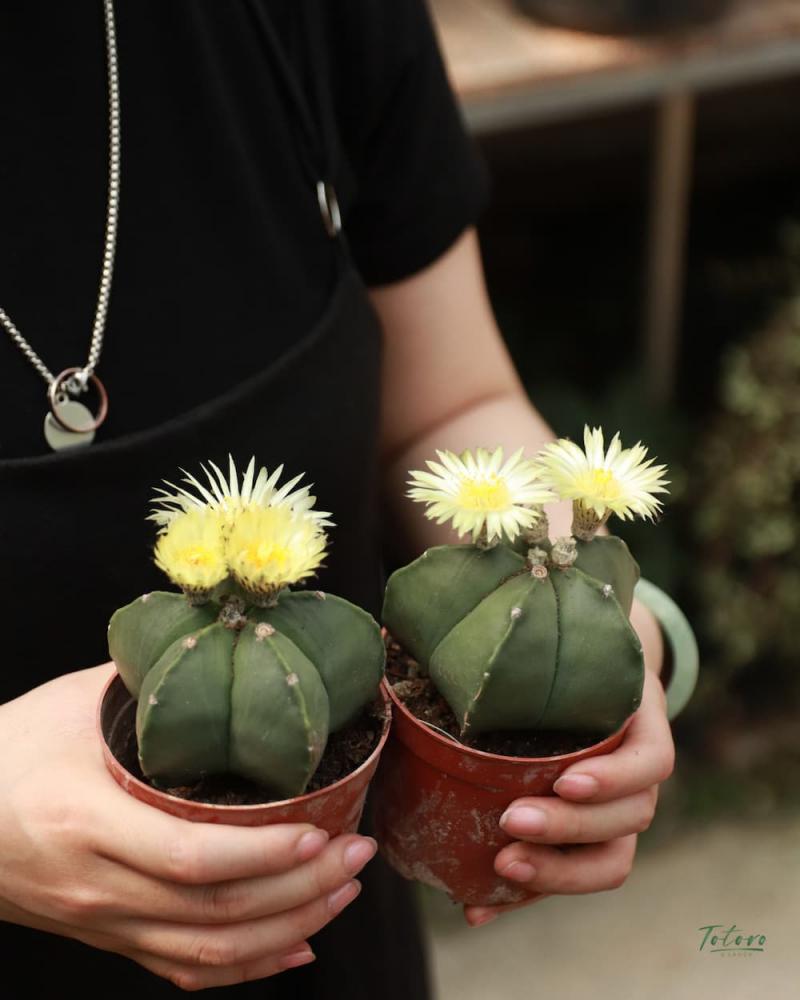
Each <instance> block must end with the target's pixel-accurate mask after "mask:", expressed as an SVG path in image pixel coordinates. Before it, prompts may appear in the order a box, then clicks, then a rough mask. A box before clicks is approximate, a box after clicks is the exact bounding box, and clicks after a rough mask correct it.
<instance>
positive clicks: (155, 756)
mask: <svg viewBox="0 0 800 1000" xmlns="http://www.w3.org/2000/svg"><path fill="white" fill-rule="evenodd" d="M212 468H213V469H214V471H215V473H217V479H216V480H214V478H213V477H212V474H211V473H207V475H208V477H209V481H210V485H209V487H208V488H202V487H201V488H200V489H201V495H202V496H203V497H204V498H205V503H201V502H200V501H198V500H196V499H194V498H191V497H190V498H189V499H186V497H189V494H188V493H186V492H184V491H182V490H180V491H179V492H178V494H176V495H173V496H170V495H169V494H165V496H166V497H167V499H166V500H163V499H162V500H160V501H158V503H160V504H161V507H162V508H165V509H166V513H165V510H164V509H162V510H160V511H158V512H157V514H156V515H154V517H153V519H154V520H157V521H158V522H159V523H160V524H161V527H162V531H161V536H160V538H159V542H158V545H157V547H156V561H157V563H158V564H159V566H161V568H163V569H164V570H165V571H166V572H167V573H168V575H170V576H171V578H172V579H173V580H174V581H175V582H177V583H178V584H179V585H180V586H181V588H182V590H183V593H168V592H153V593H151V594H145V595H143V596H141V597H139V598H137V599H136V600H135V601H133V602H132V603H131V604H128V605H127V606H125V607H123V608H120V609H119V610H118V611H116V612H115V613H114V615H113V616H112V618H111V621H110V624H109V629H108V644H109V651H110V654H111V658H112V659H113V660H114V663H115V664H116V666H117V670H118V671H119V674H120V677H121V679H122V681H123V683H124V684H125V686H126V688H127V689H128V691H129V692H130V694H131V695H132V696H133V697H134V698H135V699H136V700H137V710H136V736H137V741H138V752H139V761H140V764H141V767H142V771H143V773H144V774H145V776H146V777H148V778H149V779H151V781H153V783H154V784H156V785H160V786H162V787H172V786H177V785H188V784H192V783H194V782H196V781H198V780H199V779H201V778H203V777H206V776H208V775H217V774H233V775H238V776H240V777H243V778H247V779H249V780H251V781H253V782H256V783H257V784H258V785H260V786H262V787H263V788H264V789H265V790H266V791H267V792H268V793H269V794H270V795H276V796H278V797H283V798H288V797H292V796H296V795H300V794H302V792H303V791H304V790H305V788H306V785H307V783H308V781H309V779H310V778H311V776H312V775H313V773H314V771H315V770H316V768H317V766H318V764H319V762H320V759H321V757H322V754H323V752H324V750H325V746H326V743H327V740H328V736H329V734H330V733H332V732H336V731H338V730H340V729H342V728H343V727H345V726H347V725H349V724H350V723H352V722H353V721H354V720H355V719H356V718H357V717H358V716H359V715H360V713H361V712H362V711H363V710H364V708H365V707H366V706H367V705H368V704H370V703H371V702H372V701H373V700H374V699H375V697H376V696H377V694H378V688H379V684H380V680H381V677H382V675H383V664H384V658H385V652H384V647H383V642H382V640H381V636H380V630H379V628H378V625H377V623H376V622H375V621H374V619H373V618H372V617H371V616H370V615H369V614H367V613H366V612H365V611H362V610H361V609H360V608H358V607H356V606H355V605H353V604H350V603H349V602H348V601H346V600H343V599H342V598H340V597H336V596H334V595H331V594H324V593H322V592H321V591H292V590H291V589H290V588H289V586H288V584H289V583H291V582H294V581H293V580H292V579H287V578H286V577H287V567H290V569H291V568H292V567H293V568H294V569H293V572H294V573H295V575H296V576H307V575H309V572H310V570H311V569H313V568H314V567H315V566H316V565H318V564H319V561H320V560H321V556H322V554H323V549H324V541H325V540H324V534H323V532H322V525H323V524H329V523H330V522H324V521H322V517H323V516H325V515H320V514H318V513H317V512H313V511H312V510H311V503H312V502H313V499H314V498H313V497H309V496H308V491H307V489H302V490H298V491H296V492H295V493H291V492H289V490H290V488H291V486H293V485H294V484H295V483H296V480H295V481H293V482H292V483H290V484H288V487H284V488H283V489H281V490H276V489H275V480H276V479H277V475H273V476H272V477H269V478H268V477H267V476H266V472H265V471H264V470H262V473H261V475H260V476H259V478H258V479H257V480H256V481H255V483H254V481H253V463H252V462H251V463H250V466H249V468H248V470H247V473H246V474H245V478H244V481H243V483H242V484H241V486H240V485H239V482H238V477H237V476H236V472H235V468H234V466H233V463H232V462H231V473H230V481H228V480H226V479H225V477H223V476H222V474H221V473H220V472H219V470H218V469H217V468H216V466H212ZM279 473H280V470H278V474H279ZM187 482H191V483H192V484H193V485H195V486H196V487H197V486H198V484H197V481H196V480H194V479H193V478H192V477H188V478H187Z"/></svg>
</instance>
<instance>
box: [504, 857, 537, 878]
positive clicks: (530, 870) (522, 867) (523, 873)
mask: <svg viewBox="0 0 800 1000" xmlns="http://www.w3.org/2000/svg"><path fill="white" fill-rule="evenodd" d="M500 874H501V875H502V876H503V878H510V879H512V880H513V881H514V882H532V881H533V879H534V877H535V875H536V869H535V868H534V867H533V865H529V864H528V862H527V861H512V862H511V864H510V865H509V866H508V867H507V868H503V870H502V871H501V872H500Z"/></svg>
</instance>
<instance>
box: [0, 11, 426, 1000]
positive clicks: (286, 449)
mask: <svg viewBox="0 0 800 1000" xmlns="http://www.w3.org/2000/svg"><path fill="white" fill-rule="evenodd" d="M264 30H265V33H269V36H270V38H271V45H272V47H273V53H274V54H275V57H276V62H277V64H278V66H279V68H280V72H281V76H282V80H283V84H284V86H285V88H286V94H287V98H288V99H290V100H291V101H292V102H294V104H295V108H296V111H297V120H298V125H299V133H298V139H299V150H300V155H301V161H302V162H303V163H304V164H305V169H306V170H307V172H308V173H309V182H310V186H309V190H310V192H311V196H315V194H314V186H312V184H311V181H312V175H313V179H314V180H316V179H318V178H319V177H322V178H328V177H335V176H336V167H335V156H336V147H335V140H334V134H335V129H334V128H333V122H332V120H331V118H330V115H331V109H330V107H329V105H328V102H327V101H326V99H325V95H324V94H322V93H319V92H318V93H317V94H316V96H315V101H314V104H315V106H316V108H315V110H316V116H315V115H314V114H313V113H312V112H311V110H310V108H309V105H308V103H307V102H306V101H305V98H304V96H303V92H302V88H301V87H299V86H298V84H297V82H296V80H295V78H294V75H293V74H292V73H291V71H290V69H289V68H288V65H287V63H286V62H285V60H283V58H282V53H281V52H280V50H279V47H278V46H277V45H276V43H275V37H274V35H273V34H272V32H271V28H270V26H269V25H268V24H265V25H264ZM308 35H309V40H310V44H311V45H312V46H313V45H314V44H315V43H314V32H313V26H310V28H309V32H308ZM314 56H315V58H317V56H318V57H319V58H323V57H324V53H322V52H320V53H318V54H317V53H316V52H315V53H314ZM314 64H315V65H316V63H314ZM315 119H316V120H315ZM321 232H322V238H326V239H327V238H328V237H327V236H325V232H324V229H322V224H321ZM330 243H331V253H332V254H335V255H336V259H337V261H338V279H337V282H336V287H335V290H334V292H333V295H332V297H331V300H330V303H329V305H328V308H327V309H326V311H325V314H324V315H323V316H322V317H321V319H320V320H319V322H318V323H317V324H316V326H315V327H314V329H312V330H310V331H309V332H308V333H307V335H306V336H305V337H304V338H303V339H301V340H300V341H299V342H297V343H296V344H295V345H294V346H293V347H292V349H291V350H289V351H288V352H286V353H284V354H283V355H282V356H280V357H278V358H276V359H275V360H274V361H273V363H272V364H271V365H269V366H268V367H267V368H266V369H265V370H263V371H260V372H258V373H257V374H255V375H254V376H253V377H252V378H250V379H249V380H248V381H246V382H243V383H241V384H239V385H238V386H236V387H235V388H234V389H232V390H230V391H228V392H226V393H224V394H223V395H220V396H218V397H216V398H214V399H211V400H209V401H207V402H205V403H203V404H202V405H200V406H197V407H196V408H194V409H193V410H191V411H190V412H187V413H184V414H182V415H181V416H179V417H177V418H175V419H172V420H169V421H167V422H165V423H163V424H161V425H160V426H157V427H152V428H148V429H146V430H143V431H140V432H137V433H133V434H128V435H126V436H123V437H120V438H116V439H114V440H109V441H102V439H101V440H98V441H97V442H96V443H95V444H93V445H90V446H89V447H88V448H85V449H77V450H74V451H67V452H61V453H55V454H51V455H45V456H37V457H33V458H20V459H9V460H2V459H0V553H2V566H3V594H2V607H3V614H2V617H3V625H4V628H3V632H4V654H5V655H4V658H3V659H4V662H3V669H2V671H1V672H0V698H2V700H3V701H5V700H8V699H10V698H13V697H16V696H17V695H19V694H21V693H23V692H24V691H26V690H29V689H30V688H32V687H35V686H37V685H38V684H41V683H43V682H45V681H47V680H49V679H52V678H53V677H57V676H59V675H60V674H63V673H66V672H69V671H72V670H77V669H81V668H84V667H89V666H93V665H95V664H97V663H102V662H104V661H106V660H107V659H108V650H107V646H106V638H105V637H106V625H107V622H108V619H109V616H110V614H111V613H112V612H113V610H114V609H115V608H117V607H118V606H120V605H122V604H124V603H127V602H128V601H130V600H132V599H133V598H134V597H136V596H137V595H138V594H141V593H143V592H145V591H148V590H153V589H168V588H169V585H168V582H167V581H166V579H165V578H164V577H163V576H162V575H161V574H160V573H159V572H158V571H157V570H156V569H155V567H154V566H153V563H152V547H153V541H154V526H153V525H152V523H151V522H146V521H145V520H144V517H145V514H146V513H147V511H148V500H149V498H150V497H151V496H152V489H153V487H154V486H156V485H158V484H159V482H160V480H161V479H162V478H167V479H171V480H173V481H174V480H175V478H176V475H177V474H178V473H177V470H178V469H179V467H183V468H186V469H188V470H191V471H197V470H198V469H199V463H200V462H201V461H205V460H207V459H211V460H213V461H215V462H216V463H217V464H218V465H220V466H221V467H223V468H224V467H226V466H227V456H228V453H231V454H232V455H233V457H234V459H235V461H236V463H237V467H238V468H239V469H240V470H241V469H243V467H244V465H245V464H246V463H247V461H249V459H250V456H251V455H255V456H256V462H257V463H258V464H263V465H266V466H267V467H268V468H269V469H270V470H271V469H273V468H274V467H275V466H276V465H277V464H278V463H281V462H282V463H284V465H285V470H286V471H285V476H287V477H288V476H292V475H295V474H297V473H299V472H306V474H307V476H306V479H305V480H304V481H306V482H313V484H314V490H313V492H314V494H315V495H316V496H317V497H318V504H317V506H318V507H319V508H321V509H324V510H330V511H332V512H333V513H334V517H333V520H334V521H335V522H336V527H335V528H334V529H332V530H331V543H332V544H331V547H330V554H329V556H328V558H327V565H326V567H325V568H324V569H323V570H322V571H321V572H320V576H319V580H318V582H317V583H315V586H320V587H322V588H323V589H324V590H327V591H330V592H331V593H336V594H340V595H341V596H342V597H345V598H347V599H348V600H351V601H353V602H355V603H357V604H359V605H361V606H362V607H364V608H366V609H367V610H369V611H370V612H372V613H373V614H377V613H378V610H379V607H380V600H381V591H382V582H383V581H382V567H381V552H380V525H379V515H378V504H379V492H378V480H379V473H378V453H377V428H378V424H379V391H380V371H379V367H380V347H381V344H380V337H381V335H380V327H379V324H378V321H377V317H376V315H375V313H374V311H373V310H372V308H371V306H370V303H369V300H368V298H367V296H366V294H365V288H364V286H363V283H362V281H361V279H360V277H359V275H358V273H357V272H356V270H355V269H354V267H353V265H352V263H351V261H350V258H349V255H348V252H347V248H346V244H345V241H344V238H343V236H342V235H339V236H338V237H333V238H330ZM223 356H224V355H223ZM342 358H346V359H347V365H346V367H343V366H342V365H341V359H342ZM101 368H102V365H101ZM342 371H346V373H347V375H346V378H343V377H342V375H341V372H342ZM333 372H336V373H337V374H336V375H335V376H333V375H332V373H333ZM100 374H101V375H102V371H101V373H100ZM112 401H113V400H112ZM101 437H102V435H101ZM9 647H10V648H9ZM33 738H34V739H35V736H34V737H33ZM368 828H369V809H367V810H365V830H364V832H367V831H368ZM361 877H362V881H363V886H364V889H363V892H362V893H361V895H360V896H359V898H358V899H357V900H356V901H355V902H354V903H353V904H351V906H350V907H348V908H347V909H346V910H345V911H344V913H343V914H341V915H340V916H339V917H337V918H336V919H335V921H333V923H332V924H330V925H329V926H328V927H327V928H325V929H324V930H323V931H322V932H320V933H319V934H318V935H316V936H315V937H314V938H313V939H312V945H313V948H314V950H315V952H316V954H317V956H318V958H317V961H316V962H314V963H313V964H312V965H311V966H308V967H306V968H302V969H298V970H294V971H291V972H288V973H284V974H282V975H280V976H277V977H273V978H271V979H267V980H263V981H260V982H256V983H249V984H242V985H240V986H236V987H224V988H220V989H218V990H216V991H214V992H215V993H217V994H225V992H226V991H230V992H231V995H235V996H237V997H242V998H245V997H261V998H265V1000H267V998H275V1000H284V998H285V1000H289V998H303V1000H328V998H330V1000H334V998H344V997H347V998H348V1000H376V998H377V997H382V998H386V1000H391V998H397V1000H400V998H403V1000H424V998H425V997H426V996H427V995H428V993H427V987H426V975H425V962H424V955H423V949H422V945H421V941H420V935H419V929H418V924H417V918H416V913H415V908H414V902H413V898H412V893H411V887H410V886H409V884H408V883H406V882H404V881H403V880H401V879H400V878H399V877H398V876H396V875H395V874H394V873H393V872H392V871H391V870H390V869H389V868H388V867H387V866H386V865H385V864H384V862H383V861H382V860H381V859H380V858H379V857H378V858H376V859H375V860H374V861H372V862H371V863H370V864H369V865H368V866H367V868H366V870H365V871H364V873H363V875H362V876H361ZM0 954H1V955H2V959H3V969H4V975H5V977H6V982H7V983H9V984H12V983H18V984H25V989H26V995H30V996H33V995H39V994H41V995H43V996H45V997H56V996H61V995H63V994H64V993H66V992H69V991H71V990H73V989H90V988H91V987H92V986H97V987H98V988H102V989H104V990H107V991H108V992H109V994H110V995H112V996H115V997H120V998H121V997H131V998H134V997H135V998H136V1000H141V998H142V997H143V996H147V997H161V996H178V995H182V993H181V991H180V990H178V989H177V988H176V987H173V986H171V985H170V984H169V983H167V982H166V981H165V980H162V979H159V978H158V977H156V976H154V975H152V974H151V973H149V972H147V971H146V970H144V969H142V968H141V967H140V966H138V965H136V964H135V963H133V962H131V961H129V960H127V959H124V958H122V957H120V956H117V955H114V954H111V953H109V952H103V951H100V950H97V949H93V948H90V947H88V946H86V945H83V944H81V943H79V942H76V941H72V940H69V939H66V938H61V937H59V936H57V935H51V934H46V933H43V932H40V931H33V930H30V929H29V928H23V927H20V926H17V925H14V924H0ZM14 988H18V987H12V989H14Z"/></svg>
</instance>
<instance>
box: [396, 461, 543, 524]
mask: <svg viewBox="0 0 800 1000" xmlns="http://www.w3.org/2000/svg"><path fill="white" fill-rule="evenodd" d="M522 452H523V449H522V448H520V449H519V450H518V451H516V452H514V454H513V455H512V456H511V458H509V459H508V461H507V462H506V463H505V465H501V463H502V461H503V449H502V448H496V449H495V450H494V451H493V452H492V453H491V454H490V453H489V452H488V451H487V450H486V449H485V448H478V449H477V450H476V453H475V455H474V456H473V454H472V452H470V451H464V452H462V454H461V455H460V456H459V455H456V454H454V453H453V452H451V451H437V452H436V454H437V455H438V457H439V462H426V464H427V466H428V468H429V469H430V470H431V471H430V472H413V471H412V472H410V473H409V475H411V476H412V477H413V478H412V479H410V480H409V482H408V485H409V486H411V487H412V489H410V490H409V491H408V496H409V497H411V499H412V500H417V501H420V502H423V503H427V504H428V509H427V510H426V511H425V515H426V517H429V518H430V519H431V520H435V521H436V523H437V524H443V523H444V522H445V521H452V523H453V527H454V528H455V530H456V531H457V532H458V534H459V537H460V536H463V535H465V534H468V533H471V534H472V540H473V541H478V539H479V538H481V537H485V540H486V541H487V542H491V541H493V540H494V539H495V538H498V539H500V538H502V537H503V536H504V535H505V537H506V538H507V539H508V540H509V541H512V542H513V541H514V539H515V538H516V537H517V535H518V534H519V533H520V531H522V530H523V529H526V528H530V527H531V526H532V525H533V524H534V522H535V521H537V520H538V519H539V518H540V517H541V516H542V515H541V510H540V509H537V508H540V507H541V505H542V504H545V503H547V502H548V501H550V500H553V499H554V497H553V494H552V493H551V492H550V491H549V490H547V489H546V488H544V486H543V485H542V483H541V482H539V480H538V472H537V470H536V468H535V467H534V464H533V462H531V461H530V460H529V459H524V458H523V457H522Z"/></svg>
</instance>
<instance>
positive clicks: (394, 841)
mask: <svg viewBox="0 0 800 1000" xmlns="http://www.w3.org/2000/svg"><path fill="white" fill-rule="evenodd" d="M384 687H385V689H386V691H387V693H388V695H389V697H390V698H391V700H392V715H393V719H394V722H393V726H392V734H391V737H390V739H389V742H388V743H387V746H386V750H385V752H384V755H383V760H382V761H381V767H380V770H379V771H378V775H377V777H376V781H375V786H374V789H373V794H374V810H375V813H374V820H375V836H376V838H377V840H378V844H379V846H380V850H381V853H382V854H383V855H384V857H385V858H386V860H387V861H388V862H389V864H390V865H391V866H392V867H393V868H394V869H395V870H396V871H398V872H399V873H400V874H401V875H403V876H405V877H406V878H409V879H415V880H416V881H418V882H424V883H425V884H426V885H430V886H434V887H435V888H437V889H443V890H444V891H445V892H446V893H448V895H449V896H450V897H451V898H452V899H454V900H456V901H457V902H459V903H471V904H477V905H479V906H493V905H498V904H500V903H517V902H522V901H523V900H525V899H527V898H529V896H530V893H528V892H526V891H525V889H523V888H522V887H521V886H520V885H519V884H518V883H515V882H511V881H509V880H508V879H504V878H501V877H500V876H499V875H497V874H496V873H495V870H494V858H495V855H496V854H497V852H498V851H499V850H500V848H501V847H504V846H505V845H506V844H508V843H510V842H511V839H512V838H511V837H509V836H508V835H507V834H505V833H504V832H503V831H502V829H501V828H500V825H499V820H500V817H501V816H502V814H503V812H504V811H505V810H506V808H507V807H508V806H509V805H510V804H511V802H512V801H513V800H514V799H516V798H519V797H520V796H523V795H549V794H552V792H553V784H554V783H555V781H556V779H557V778H558V777H559V775H560V774H562V772H563V771H565V770H566V769H567V768H568V767H569V766H570V765H571V764H574V763H575V762H576V761H578V760H583V759H584V758H586V757H593V756H596V755H599V754H604V753H610V752H611V751H612V750H614V749H616V748H617V747H618V746H619V745H620V743H621V742H622V736H623V734H624V731H625V727H626V725H627V723H626V724H625V725H623V726H622V728H621V729H619V730H617V732H616V733H613V734H612V735H611V736H609V737H607V738H606V739H604V740H603V741H602V742H600V743H595V744H594V745H592V746H590V747H586V748H584V749H582V750H576V751H575V752H573V753H568V754H562V755H561V756H557V757H504V756H501V755H499V754H491V753H483V752H482V751H480V750H472V749H470V748H469V747H465V746H461V745H460V744H458V743H456V742H454V741H453V740H450V739H448V738H447V737H446V736H442V735H440V734H439V733H437V732H435V731H434V730H433V729H431V728H430V727H429V726H427V725H425V723H424V722H420V720H419V719H417V718H416V717H415V716H414V715H412V713H411V712H409V710H408V709H407V708H406V707H405V705H404V704H403V703H402V702H401V701H400V699H399V698H398V697H397V696H396V695H395V693H394V692H393V690H392V688H391V685H390V684H389V683H388V682H387V681H384Z"/></svg>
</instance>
